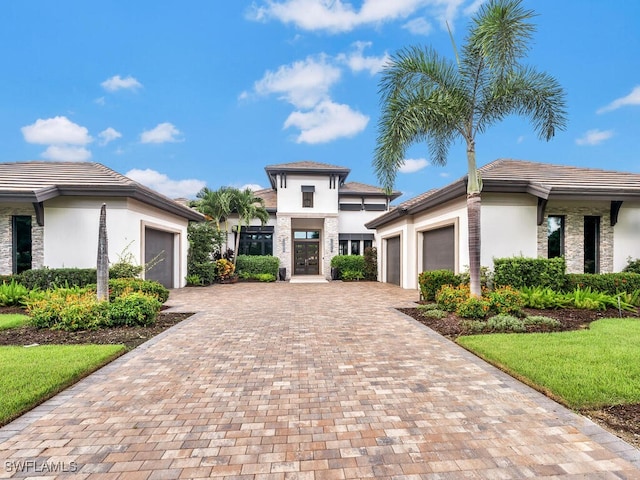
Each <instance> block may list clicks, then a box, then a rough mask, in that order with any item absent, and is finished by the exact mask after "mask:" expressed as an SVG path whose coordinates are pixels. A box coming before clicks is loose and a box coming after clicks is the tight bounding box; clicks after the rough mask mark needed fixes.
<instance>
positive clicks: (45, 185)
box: [0, 161, 204, 220]
mask: <svg viewBox="0 0 640 480" xmlns="http://www.w3.org/2000/svg"><path fill="white" fill-rule="evenodd" d="M67 195H70V196H116V197H123V196H124V197H131V198H135V199H136V200H139V201H141V202H143V203H146V204H149V205H153V206H155V207H158V208H161V209H163V210H165V211H169V212H171V213H173V214H175V215H178V216H181V217H183V218H188V219H189V220H202V219H203V218H204V217H203V216H202V215H201V214H200V213H198V212H196V211H195V210H192V209H191V208H189V207H186V206H185V205H182V204H180V203H178V202H176V201H174V200H172V199H170V198H169V197H165V196H164V195H162V194H160V193H158V192H156V191H155V190H152V189H150V188H147V187H145V186H144V185H141V184H139V183H137V182H135V181H133V180H131V179H130V178H128V177H125V176H124V175H121V174H120V173H118V172H116V171H114V170H111V169H110V168H108V167H105V166H104V165H102V164H99V163H90V162H42V161H34V162H9V163H0V201H5V202H17V201H22V202H43V201H45V200H49V199H51V198H55V197H58V196H67Z"/></svg>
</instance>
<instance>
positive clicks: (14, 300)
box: [0, 279, 29, 307]
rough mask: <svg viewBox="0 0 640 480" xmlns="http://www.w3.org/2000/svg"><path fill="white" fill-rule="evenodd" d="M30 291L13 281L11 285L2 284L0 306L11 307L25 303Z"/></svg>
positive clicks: (0, 284)
mask: <svg viewBox="0 0 640 480" xmlns="http://www.w3.org/2000/svg"><path fill="white" fill-rule="evenodd" d="M28 293H29V290H27V288H26V287H24V286H23V285H20V284H19V283H17V282H16V281H15V280H14V279H11V282H10V283H0V306H3V307H11V306H18V305H21V304H22V303H23V301H24V300H25V298H26V297H27V294H28Z"/></svg>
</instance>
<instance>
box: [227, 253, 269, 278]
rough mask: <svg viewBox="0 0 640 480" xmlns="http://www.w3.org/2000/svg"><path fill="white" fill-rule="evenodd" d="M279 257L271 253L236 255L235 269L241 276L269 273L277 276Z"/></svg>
mask: <svg viewBox="0 0 640 480" xmlns="http://www.w3.org/2000/svg"><path fill="white" fill-rule="evenodd" d="M279 266H280V259H279V258H278V257H274V256H272V255H238V258H237V259H236V271H237V272H238V275H240V276H241V277H242V275H243V274H265V273H268V274H271V275H273V277H274V278H276V277H277V276H278V267H279Z"/></svg>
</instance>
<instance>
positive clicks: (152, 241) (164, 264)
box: [144, 228, 174, 288]
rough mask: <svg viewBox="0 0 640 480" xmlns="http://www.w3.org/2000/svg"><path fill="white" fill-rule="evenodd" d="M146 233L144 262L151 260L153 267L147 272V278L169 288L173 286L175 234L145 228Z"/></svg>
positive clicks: (147, 262)
mask: <svg viewBox="0 0 640 480" xmlns="http://www.w3.org/2000/svg"><path fill="white" fill-rule="evenodd" d="M144 235H145V240H144V245H145V247H144V262H145V264H149V262H151V268H149V269H148V270H147V271H146V272H145V278H146V279H147V280H155V281H156V282H160V283H161V284H162V285H164V286H165V287H167V288H173V287H174V285H173V253H174V252H173V244H174V242H173V236H174V234H173V233H171V232H163V231H162V230H155V229H153V228H145V230H144Z"/></svg>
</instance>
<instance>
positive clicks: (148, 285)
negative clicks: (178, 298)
mask: <svg viewBox="0 0 640 480" xmlns="http://www.w3.org/2000/svg"><path fill="white" fill-rule="evenodd" d="M132 292H139V293H144V294H145V295H148V296H150V297H154V298H155V299H156V300H158V301H159V302H160V303H161V304H163V303H164V302H166V301H167V299H168V298H169V290H168V289H167V288H165V287H164V286H163V285H161V284H160V283H158V282H155V281H153V280H142V279H141V278H114V279H113V280H109V299H110V300H111V301H113V300H115V299H116V298H117V297H121V296H122V295H124V294H125V293H132Z"/></svg>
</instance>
